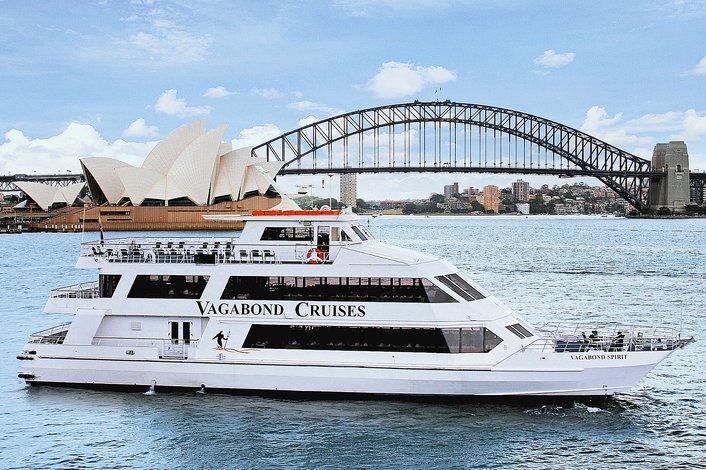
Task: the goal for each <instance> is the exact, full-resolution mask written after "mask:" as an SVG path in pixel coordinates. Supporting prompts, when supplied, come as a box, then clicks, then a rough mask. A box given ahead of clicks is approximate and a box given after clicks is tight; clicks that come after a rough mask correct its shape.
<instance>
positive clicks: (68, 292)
mask: <svg viewBox="0 0 706 470" xmlns="http://www.w3.org/2000/svg"><path fill="white" fill-rule="evenodd" d="M51 297H52V298H59V299H95V298H98V297H99V292H98V281H88V282H81V283H79V284H73V285H70V286H64V287H57V288H56V289H52V290H51Z"/></svg>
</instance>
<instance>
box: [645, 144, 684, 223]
mask: <svg viewBox="0 0 706 470" xmlns="http://www.w3.org/2000/svg"><path fill="white" fill-rule="evenodd" d="M652 168H653V170H656V171H665V172H666V173H667V176H665V177H662V178H653V179H652V181H650V198H649V201H650V208H651V209H653V210H655V211H657V210H659V209H660V208H662V207H667V208H669V209H670V210H671V211H673V212H684V210H685V208H686V205H687V204H688V203H689V196H690V194H689V192H690V188H689V153H688V152H687V150H686V144H685V143H684V142H682V141H671V142H669V143H668V144H657V145H655V148H654V150H653V152H652Z"/></svg>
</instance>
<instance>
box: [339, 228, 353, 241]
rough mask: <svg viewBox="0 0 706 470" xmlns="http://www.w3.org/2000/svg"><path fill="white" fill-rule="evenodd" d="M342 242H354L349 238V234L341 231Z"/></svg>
mask: <svg viewBox="0 0 706 470" xmlns="http://www.w3.org/2000/svg"><path fill="white" fill-rule="evenodd" d="M341 241H343V242H350V241H352V240H351V237H349V236H348V234H347V233H346V231H345V230H341Z"/></svg>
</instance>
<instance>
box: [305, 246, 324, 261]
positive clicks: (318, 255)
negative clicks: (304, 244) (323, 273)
mask: <svg viewBox="0 0 706 470" xmlns="http://www.w3.org/2000/svg"><path fill="white" fill-rule="evenodd" d="M325 259H326V253H324V252H323V251H322V250H319V248H318V247H314V248H312V249H310V250H309V252H308V253H307V254H306V262H307V263H309V264H319V263H323V262H324V260H325Z"/></svg>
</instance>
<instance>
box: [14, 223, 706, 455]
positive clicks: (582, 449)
mask: <svg viewBox="0 0 706 470" xmlns="http://www.w3.org/2000/svg"><path fill="white" fill-rule="evenodd" d="M370 229H371V231H372V232H373V233H375V235H376V236H378V237H379V238H382V239H384V240H385V241H388V242H390V243H394V244H397V245H401V246H405V247H410V248H415V249H419V250H422V251H427V252H432V253H436V254H438V255H441V256H443V257H446V258H447V259H449V261H451V262H452V263H454V264H456V265H458V266H459V267H461V268H463V269H465V270H466V271H468V272H470V273H471V274H472V276H473V277H474V278H475V279H476V280H478V281H479V282H480V283H481V284H482V285H484V286H485V287H487V288H488V289H490V290H491V291H493V292H494V293H495V294H496V295H497V297H498V298H500V299H502V300H503V302H504V303H506V304H507V305H508V306H510V307H511V308H513V309H514V310H516V311H518V312H519V313H520V314H521V315H522V316H523V317H525V318H526V319H527V320H528V321H530V322H532V323H534V324H540V323H543V322H545V321H584V320H590V321H595V320H612V321H622V322H626V323H634V322H642V323H649V324H664V325H671V326H677V327H679V326H680V325H681V326H682V329H683V330H684V331H685V332H689V333H690V334H694V335H695V336H696V337H697V338H698V339H699V340H700V341H698V342H696V343H695V344H691V345H689V346H688V347H687V348H686V349H684V350H681V351H677V352H676V353H675V354H673V355H672V356H671V357H670V358H669V359H667V360H666V361H665V362H663V363H662V364H661V365H660V366H658V368H657V369H655V370H654V371H653V372H652V373H651V374H650V375H649V376H648V377H647V378H646V379H644V380H643V381H642V383H641V384H640V385H639V386H638V387H637V388H635V389H634V390H633V391H632V392H631V393H629V394H624V395H620V396H619V397H617V398H616V399H614V400H612V401H610V402H609V403H607V404H604V405H601V406H593V405H592V406H586V405H583V404H578V403H576V404H571V403H569V404H561V405H559V404H544V405H540V404H522V402H520V403H513V404H493V403H424V402H413V401H403V400H392V401H390V400H302V399H296V400H295V399H285V398H271V397H270V398H266V397H257V396H245V397H243V396H231V395H215V394H209V393H208V392H207V393H206V394H197V393H195V392H196V391H194V392H184V393H156V394H154V395H145V394H144V392H146V391H147V389H145V390H144V392H136V393H113V392H96V391H85V390H72V389H62V388H52V387H32V388H28V387H26V386H25V385H24V383H23V381H21V380H20V379H18V378H17V372H18V371H19V367H20V366H19V361H17V360H16V359H15V356H16V355H17V354H18V353H19V352H20V351H21V350H22V347H23V345H24V342H25V340H26V339H27V336H28V335H29V334H30V333H31V332H32V331H37V330H40V329H42V328H45V327H49V326H53V325H55V324H58V323H60V322H62V321H65V319H66V318H67V317H65V316H63V315H46V314H42V313H41V310H42V307H43V305H44V302H45V301H46V297H47V295H48V293H49V290H50V289H51V288H52V287H58V286H60V285H67V284H72V283H76V282H81V281H85V280H90V279H91V278H92V275H93V273H89V272H88V271H77V270H75V269H73V265H74V263H75V260H76V257H77V256H78V243H79V242H80V239H81V235H80V234H22V235H4V236H2V237H0V277H1V279H2V283H3V286H4V289H3V296H2V298H0V318H2V322H3V327H2V328H1V329H0V355H1V356H0V357H1V358H2V368H1V369H0V371H1V373H0V393H1V394H2V407H1V408H0V426H1V427H0V429H2V431H3V437H2V439H0V467H4V468H27V467H31V468H37V467H57V468H65V467H82V468H84V467H91V468H96V467H100V468H106V467H108V468H119V467H145V468H146V467H153V468H175V467H183V468H203V467H226V468H272V467H286V468H302V467H303V468H317V467H350V468H379V467H385V468H408V467H412V468H428V467H437V468H478V467H485V468H498V467H503V468H508V467H518V466H521V467H523V468H554V467H560V468H561V467H569V466H587V465H590V466H591V467H592V468H611V467H616V468H617V467H625V466H626V465H630V464H632V465H634V464H641V466H642V467H645V468H655V467H667V466H670V467H672V468H680V467H681V468H693V467H699V466H701V467H702V468H704V462H706V390H705V389H706V367H704V365H703V363H702V361H703V359H704V358H706V355H705V349H706V325H705V322H704V317H705V316H706V315H705V312H706V294H705V293H704V285H706V282H705V281H706V219H699V220H626V219H615V218H600V217H587V216H583V217H576V218H570V217H546V218H542V217H530V218H525V217H507V218H504V217H477V218H461V217H448V218H447V217H430V218H425V217H411V216H410V217H402V216H401V217H388V216H385V217H381V218H377V219H371V220H370ZM121 236H122V234H121ZM92 237H95V236H94V235H92V234H86V239H88V238H92Z"/></svg>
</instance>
